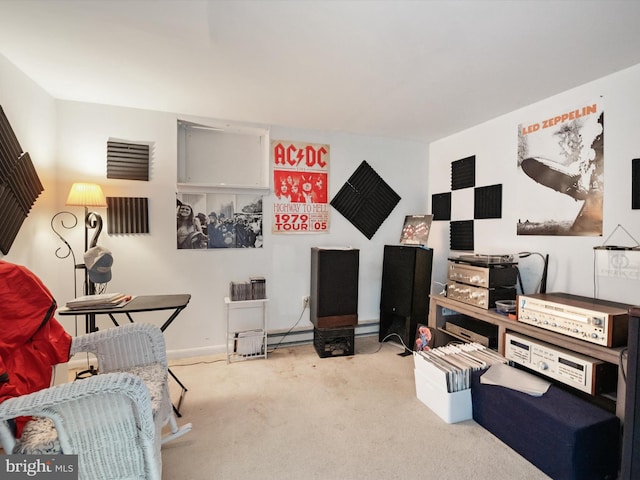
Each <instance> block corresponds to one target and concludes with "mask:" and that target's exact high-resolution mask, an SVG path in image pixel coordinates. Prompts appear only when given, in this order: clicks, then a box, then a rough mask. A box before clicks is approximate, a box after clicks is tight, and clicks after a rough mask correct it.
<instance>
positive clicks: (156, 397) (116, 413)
mask: <svg viewBox="0 0 640 480" xmlns="http://www.w3.org/2000/svg"><path fill="white" fill-rule="evenodd" d="M80 352H89V353H92V354H94V355H95V356H96V359H97V363H98V370H99V372H100V374H99V375H96V376H92V377H90V378H87V379H83V380H78V381H75V382H71V383H67V384H62V385H58V386H54V387H50V388H47V389H44V390H40V391H38V392H35V393H32V394H29V395H23V396H21V397H16V398H10V399H8V400H5V401H4V402H2V403H0V442H1V443H2V447H3V448H4V450H5V452H7V453H12V452H15V453H64V454H77V455H78V470H79V478H80V479H87V480H95V479H98V478H99V479H121V478H122V479H124V478H144V479H157V480H160V479H161V476H162V458H161V455H160V447H161V444H162V443H163V442H164V441H168V440H171V439H174V438H176V437H178V436H180V435H183V434H184V433H186V432H188V431H189V430H191V424H187V425H184V426H183V427H182V428H178V426H177V422H176V419H175V415H174V413H173V408H172V405H171V399H170V397H169V388H168V384H167V371H168V370H167V368H168V367H167V359H166V349H165V343H164V336H163V334H162V332H161V331H160V329H159V328H158V327H156V326H154V325H149V324H143V323H132V324H129V325H124V326H121V327H115V328H109V329H106V330H102V331H99V332H95V333H91V334H88V335H83V336H79V337H75V338H74V339H73V341H72V345H71V355H73V354H76V353H80ZM19 416H32V417H34V419H33V420H31V421H30V422H28V423H27V425H26V426H25V428H24V430H23V434H22V437H21V438H20V439H16V438H14V436H13V432H12V428H11V424H10V422H11V419H14V418H16V417H19ZM166 424H170V426H171V433H170V434H169V435H168V436H167V437H165V438H164V439H163V438H162V436H161V435H162V428H163V426H164V425H166Z"/></svg>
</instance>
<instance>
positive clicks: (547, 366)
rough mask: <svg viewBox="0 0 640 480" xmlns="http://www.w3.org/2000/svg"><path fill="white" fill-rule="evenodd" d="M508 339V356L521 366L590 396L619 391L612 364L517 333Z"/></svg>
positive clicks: (506, 350)
mask: <svg viewBox="0 0 640 480" xmlns="http://www.w3.org/2000/svg"><path fill="white" fill-rule="evenodd" d="M504 338H505V342H504V343H505V347H504V356H505V357H506V358H507V359H508V360H511V361H512V362H514V363H517V364H518V365H522V366H524V367H526V368H529V369H531V370H533V371H536V372H538V373H540V374H542V375H544V376H546V377H550V378H553V379H554V380H557V381H559V382H562V383H564V384H565V385H569V386H571V387H574V388H576V389H578V390H580V391H582V392H585V393H588V394H590V395H598V394H601V393H606V392H611V391H614V390H615V388H616V380H617V369H616V366H615V365H613V364H611V363H606V362H602V361H600V360H597V359H595V358H591V357H588V356H586V355H581V354H579V353H575V352H571V351H569V350H565V349H564V348H560V347H557V346H555V345H550V344H548V343H545V342H542V341H540V340H536V339H533V338H530V337H527V336H525V335H521V334H516V333H513V332H507V333H506V334H505V337H504Z"/></svg>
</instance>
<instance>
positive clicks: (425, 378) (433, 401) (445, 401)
mask: <svg viewBox="0 0 640 480" xmlns="http://www.w3.org/2000/svg"><path fill="white" fill-rule="evenodd" d="M413 357H414V365H415V368H414V371H413V372H414V376H415V383H416V396H417V397H418V400H420V401H421V402H422V403H424V404H425V405H426V406H427V407H429V408H430V409H431V410H432V411H433V412H434V413H435V414H436V415H438V416H439V417H440V418H442V419H443V420H444V421H445V422H447V423H457V422H462V421H465V420H470V419H471V418H472V417H473V409H472V407H471V389H470V388H468V389H466V390H461V391H458V392H451V393H450V392H448V391H447V381H446V377H445V374H444V372H442V371H440V370H438V369H437V368H435V367H434V366H433V365H432V364H430V363H429V362H428V361H426V360H425V359H424V358H422V357H421V356H420V354H418V353H417V352H414V354H413Z"/></svg>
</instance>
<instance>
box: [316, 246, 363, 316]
mask: <svg viewBox="0 0 640 480" xmlns="http://www.w3.org/2000/svg"><path fill="white" fill-rule="evenodd" d="M359 260H360V251H359V250H357V249H353V248H349V249H347V248H345V249H340V248H338V249H329V248H321V247H313V248H312V249H311V298H310V304H309V308H310V314H309V315H310V320H311V323H313V325H314V326H316V327H317V328H335V327H355V326H356V325H357V324H358V267H359Z"/></svg>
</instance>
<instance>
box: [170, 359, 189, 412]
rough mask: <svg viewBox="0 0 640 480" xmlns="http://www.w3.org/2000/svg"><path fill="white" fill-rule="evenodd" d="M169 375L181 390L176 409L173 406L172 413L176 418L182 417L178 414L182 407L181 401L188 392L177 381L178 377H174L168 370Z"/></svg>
mask: <svg viewBox="0 0 640 480" xmlns="http://www.w3.org/2000/svg"><path fill="white" fill-rule="evenodd" d="M169 375H171V376H172V377H173V379H174V380H175V381H176V382H178V385H180V388H181V392H180V399H179V400H178V406H177V407H176V406H175V405H173V411H174V412H175V414H176V415H177V416H178V417H182V414H181V413H180V407H181V406H182V400H183V399H184V395H185V394H186V393H187V392H188V389H187V387H185V386H184V385H183V383H182V382H181V381H180V380H179V379H178V377H176V375H175V374H174V373H173V372H172V371H171V369H169Z"/></svg>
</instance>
